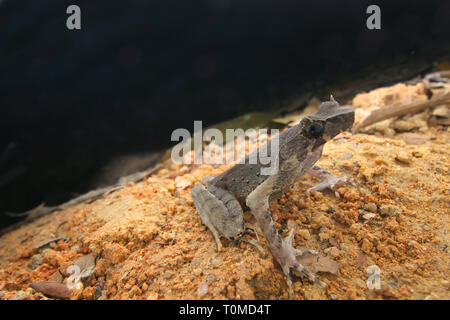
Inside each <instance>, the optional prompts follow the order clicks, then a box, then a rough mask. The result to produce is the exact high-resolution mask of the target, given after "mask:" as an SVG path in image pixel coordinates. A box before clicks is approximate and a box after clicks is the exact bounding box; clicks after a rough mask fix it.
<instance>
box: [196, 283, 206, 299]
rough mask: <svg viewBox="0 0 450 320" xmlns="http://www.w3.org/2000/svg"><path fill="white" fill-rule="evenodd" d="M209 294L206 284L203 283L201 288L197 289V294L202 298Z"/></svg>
mask: <svg viewBox="0 0 450 320" xmlns="http://www.w3.org/2000/svg"><path fill="white" fill-rule="evenodd" d="M207 293H208V285H207V284H206V283H205V282H203V283H202V284H200V285H199V286H198V289H197V294H198V295H199V296H200V297H203V296H204V295H205V294H207Z"/></svg>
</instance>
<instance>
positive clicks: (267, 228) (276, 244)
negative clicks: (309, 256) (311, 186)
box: [246, 175, 326, 297]
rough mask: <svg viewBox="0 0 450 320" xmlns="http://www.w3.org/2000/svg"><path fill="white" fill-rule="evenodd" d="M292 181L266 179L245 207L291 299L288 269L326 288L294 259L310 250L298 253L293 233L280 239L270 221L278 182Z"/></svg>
mask: <svg viewBox="0 0 450 320" xmlns="http://www.w3.org/2000/svg"><path fill="white" fill-rule="evenodd" d="M291 179H292V176H291V177H289V176H285V175H280V176H279V175H273V176H271V177H270V178H269V179H267V180H266V181H265V182H264V183H262V184H261V185H259V186H258V187H257V188H256V189H255V190H254V191H253V192H252V193H251V194H250V195H249V196H248V197H247V199H246V204H247V206H248V207H249V208H250V209H251V210H252V213H253V215H254V217H255V219H256V221H257V222H258V224H259V226H260V228H261V229H262V231H263V233H264V236H265V237H266V239H267V241H268V244H269V248H270V251H271V252H272V254H273V256H274V257H275V259H276V260H277V262H278V263H279V264H280V266H281V268H282V270H283V272H284V274H285V275H286V277H287V284H288V287H289V295H290V297H293V295H294V291H293V289H292V280H291V277H290V269H291V268H294V269H296V270H297V271H298V272H300V273H303V274H305V275H307V276H308V277H309V278H310V279H311V280H312V281H314V282H316V283H319V284H320V285H321V286H323V287H324V286H326V284H325V283H323V282H322V281H320V280H319V279H318V278H317V276H316V275H315V274H313V273H311V272H309V271H308V270H307V269H306V268H305V267H303V266H302V265H301V264H300V263H299V262H298V261H297V259H296V257H297V256H299V255H302V254H304V253H315V252H314V251H312V250H306V251H303V252H301V251H298V250H297V249H295V248H294V247H292V240H293V237H294V235H293V233H292V230H291V233H290V234H289V236H288V237H286V238H285V239H282V238H281V236H280V234H279V233H278V231H277V229H276V228H275V224H274V222H273V219H272V215H271V212H270V208H269V198H270V196H271V195H272V193H273V192H274V190H277V189H278V186H279V184H280V181H283V182H286V181H289V180H291Z"/></svg>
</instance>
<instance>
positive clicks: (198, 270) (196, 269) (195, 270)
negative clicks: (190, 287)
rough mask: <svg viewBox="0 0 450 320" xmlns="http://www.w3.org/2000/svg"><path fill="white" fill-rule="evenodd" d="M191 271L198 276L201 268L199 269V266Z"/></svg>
mask: <svg viewBox="0 0 450 320" xmlns="http://www.w3.org/2000/svg"><path fill="white" fill-rule="evenodd" d="M192 272H193V273H194V275H195V276H196V277H198V276H199V275H201V274H202V273H203V271H202V269H200V268H195V269H194V270H193V271H192Z"/></svg>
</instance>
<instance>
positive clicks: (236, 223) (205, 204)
mask: <svg viewBox="0 0 450 320" xmlns="http://www.w3.org/2000/svg"><path fill="white" fill-rule="evenodd" d="M191 195H192V199H193V200H194V204H195V207H196V208H197V211H198V213H199V214H200V217H201V218H202V221H203V223H204V224H205V225H206V226H207V227H208V228H209V229H210V230H211V232H212V233H213V235H214V239H215V240H216V243H217V249H218V251H220V250H221V248H222V243H221V242H220V236H224V237H226V238H227V239H233V240H235V239H238V238H240V237H241V236H242V235H243V233H244V214H243V212H242V208H241V206H240V204H239V201H238V200H237V199H236V198H235V197H234V196H233V194H231V193H230V192H229V191H227V190H224V189H222V188H218V187H216V186H214V185H211V184H208V185H207V187H206V188H205V187H204V186H203V185H201V184H197V185H195V186H194V188H192V190H191Z"/></svg>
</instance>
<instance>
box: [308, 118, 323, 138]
mask: <svg viewBox="0 0 450 320" xmlns="http://www.w3.org/2000/svg"><path fill="white" fill-rule="evenodd" d="M308 133H309V134H310V135H311V136H312V137H314V138H318V137H320V136H321V135H322V133H323V125H322V124H321V123H320V122H314V123H313V124H311V125H310V126H309V127H308Z"/></svg>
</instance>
